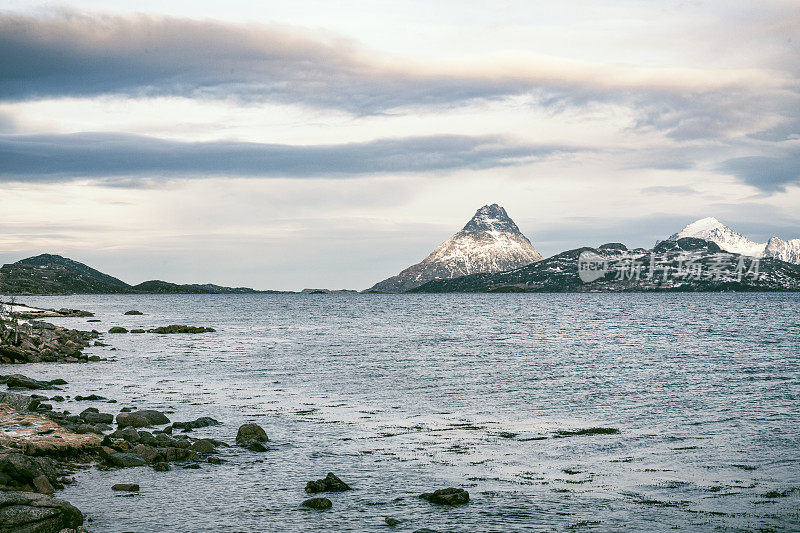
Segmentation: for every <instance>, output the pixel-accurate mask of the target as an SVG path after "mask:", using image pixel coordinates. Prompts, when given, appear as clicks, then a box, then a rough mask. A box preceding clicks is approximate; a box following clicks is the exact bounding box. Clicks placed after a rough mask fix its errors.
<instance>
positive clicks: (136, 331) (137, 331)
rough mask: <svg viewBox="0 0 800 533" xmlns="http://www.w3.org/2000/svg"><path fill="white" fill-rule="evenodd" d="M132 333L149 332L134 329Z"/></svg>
mask: <svg viewBox="0 0 800 533" xmlns="http://www.w3.org/2000/svg"><path fill="white" fill-rule="evenodd" d="M131 333H147V332H146V331H145V330H143V329H132V330H131Z"/></svg>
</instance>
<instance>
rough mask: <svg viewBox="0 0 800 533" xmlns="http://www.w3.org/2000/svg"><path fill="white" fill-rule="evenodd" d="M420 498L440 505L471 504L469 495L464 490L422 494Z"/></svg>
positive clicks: (436, 491)
mask: <svg viewBox="0 0 800 533" xmlns="http://www.w3.org/2000/svg"><path fill="white" fill-rule="evenodd" d="M419 497H420V498H422V499H423V500H428V501H429V502H431V503H436V504H439V505H462V504H465V503H467V502H469V493H468V492H467V491H465V490H464V489H457V488H453V487H450V488H447V489H439V490H435V491H433V492H426V493H425V494H420V495H419Z"/></svg>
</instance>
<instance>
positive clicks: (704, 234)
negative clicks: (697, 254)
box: [667, 217, 800, 264]
mask: <svg viewBox="0 0 800 533" xmlns="http://www.w3.org/2000/svg"><path fill="white" fill-rule="evenodd" d="M682 237H695V238H699V239H705V240H707V241H711V242H715V243H716V244H718V245H719V247H720V248H722V249H723V250H725V251H728V252H733V253H738V254H742V255H747V256H751V257H759V258H761V257H766V258H774V259H780V260H781V261H786V262H788V263H795V264H800V239H790V240H788V241H784V240H783V239H780V238H779V237H775V236H773V237H770V239H769V240H768V241H767V242H765V243H759V242H755V241H753V240H750V239H748V238H747V237H745V236H744V235H742V234H741V233H739V232H738V231H736V230H734V229H732V228H731V227H729V226H727V225H725V224H723V223H722V222H720V221H719V220H717V219H716V218H714V217H706V218H701V219H699V220H696V221H694V222H692V223H691V224H688V225H686V226H685V227H684V228H683V229H682V230H681V231H679V232H678V233H674V234H672V235H671V236H669V237H668V238H667V240H671V241H674V240H677V239H679V238H682Z"/></svg>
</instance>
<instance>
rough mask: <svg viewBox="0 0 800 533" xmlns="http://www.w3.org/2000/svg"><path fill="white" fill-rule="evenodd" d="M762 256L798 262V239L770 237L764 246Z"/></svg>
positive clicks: (799, 251) (799, 240)
mask: <svg viewBox="0 0 800 533" xmlns="http://www.w3.org/2000/svg"><path fill="white" fill-rule="evenodd" d="M764 257H774V258H775V259H780V260H781V261H786V262H789V263H795V264H800V239H791V240H788V241H784V240H783V239H779V238H778V237H772V238H770V240H769V241H767V245H766V246H765V247H764Z"/></svg>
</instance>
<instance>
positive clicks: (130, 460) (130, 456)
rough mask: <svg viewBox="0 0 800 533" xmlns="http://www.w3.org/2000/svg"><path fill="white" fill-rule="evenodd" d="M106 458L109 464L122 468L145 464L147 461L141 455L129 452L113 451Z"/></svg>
mask: <svg viewBox="0 0 800 533" xmlns="http://www.w3.org/2000/svg"><path fill="white" fill-rule="evenodd" d="M108 460H109V462H110V463H111V464H113V465H115V466H120V467H122V468H131V467H134V466H142V465H145V464H147V461H145V460H144V459H143V458H142V457H141V456H139V455H136V454H135V453H130V452H114V453H112V454H111V455H109V456H108Z"/></svg>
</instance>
